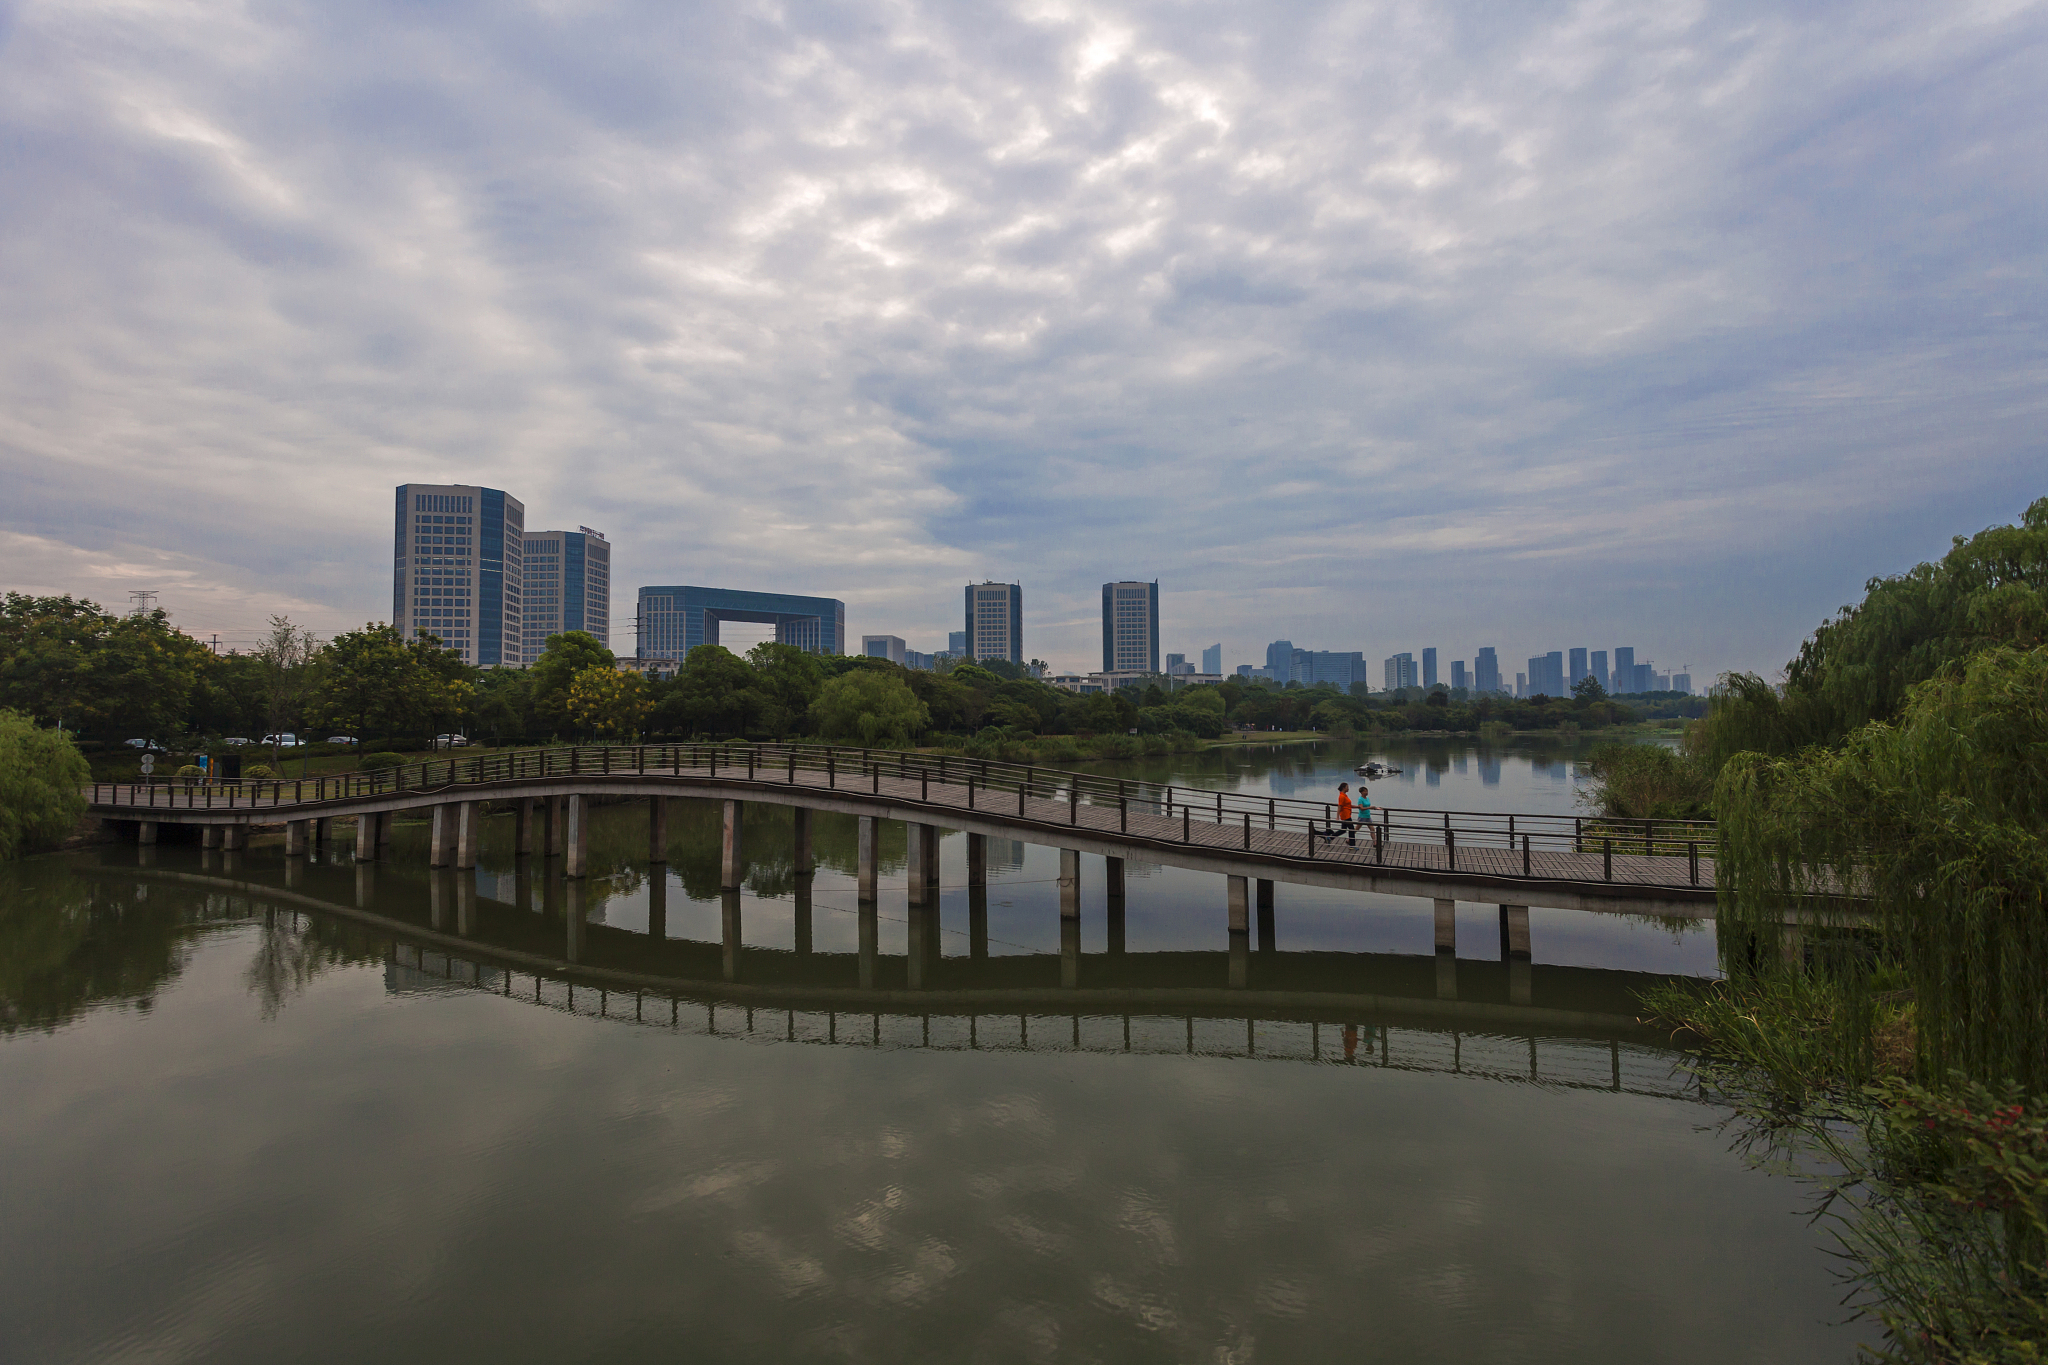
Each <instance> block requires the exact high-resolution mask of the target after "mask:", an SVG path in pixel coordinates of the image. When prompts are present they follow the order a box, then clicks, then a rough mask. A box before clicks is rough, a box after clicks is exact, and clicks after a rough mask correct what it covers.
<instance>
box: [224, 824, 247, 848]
mask: <svg viewBox="0 0 2048 1365" xmlns="http://www.w3.org/2000/svg"><path fill="white" fill-rule="evenodd" d="M248 843H249V827H248V826H247V825H240V824H237V825H227V826H224V827H223V828H222V829H221V832H220V846H221V850H222V851H223V852H225V853H240V852H241V851H242V850H243V849H244V848H245V847H247V846H248Z"/></svg>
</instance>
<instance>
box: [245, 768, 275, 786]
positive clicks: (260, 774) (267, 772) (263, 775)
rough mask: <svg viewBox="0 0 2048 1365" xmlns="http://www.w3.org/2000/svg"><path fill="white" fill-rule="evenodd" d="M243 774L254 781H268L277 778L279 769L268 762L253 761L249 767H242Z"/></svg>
mask: <svg viewBox="0 0 2048 1365" xmlns="http://www.w3.org/2000/svg"><path fill="white" fill-rule="evenodd" d="M242 776H244V777H246V778H248V779H249V780H250V781H252V782H254V781H259V780H260V781H265V782H268V781H271V780H273V779H275V778H276V776H277V769H275V768H273V767H271V766H270V765H269V764H268V763H251V764H250V765H249V766H248V767H246V768H244V769H242Z"/></svg>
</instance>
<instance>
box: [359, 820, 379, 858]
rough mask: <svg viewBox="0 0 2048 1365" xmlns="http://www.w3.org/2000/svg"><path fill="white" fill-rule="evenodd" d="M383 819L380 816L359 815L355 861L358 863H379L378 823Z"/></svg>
mask: <svg viewBox="0 0 2048 1365" xmlns="http://www.w3.org/2000/svg"><path fill="white" fill-rule="evenodd" d="M382 818H383V817H382V816H378V815H358V816H357V817H356V849H355V859H356V861H357V862H359V863H374V862H376V861H377V822H378V821H379V820H380V819H382Z"/></svg>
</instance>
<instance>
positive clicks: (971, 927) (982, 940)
mask: <svg viewBox="0 0 2048 1365" xmlns="http://www.w3.org/2000/svg"><path fill="white" fill-rule="evenodd" d="M967 956H968V957H969V958H971V959H972V960H974V961H976V962H986V961H987V960H988V883H986V882H984V883H982V884H981V885H980V886H976V885H974V884H973V883H972V882H970V883H968V886H967Z"/></svg>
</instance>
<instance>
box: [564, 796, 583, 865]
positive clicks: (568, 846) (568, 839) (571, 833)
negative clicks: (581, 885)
mask: <svg viewBox="0 0 2048 1365" xmlns="http://www.w3.org/2000/svg"><path fill="white" fill-rule="evenodd" d="M562 804H563V805H564V806H565V807H566V808H567V812H568V813H567V816H566V819H565V821H564V823H565V825H566V826H567V827H566V828H565V829H564V830H563V831H562V875H563V876H565V877H582V876H586V875H588V868H589V863H590V798H589V797H587V796H583V795H581V794H578V795H575V796H569V797H565V798H563V803H562Z"/></svg>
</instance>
